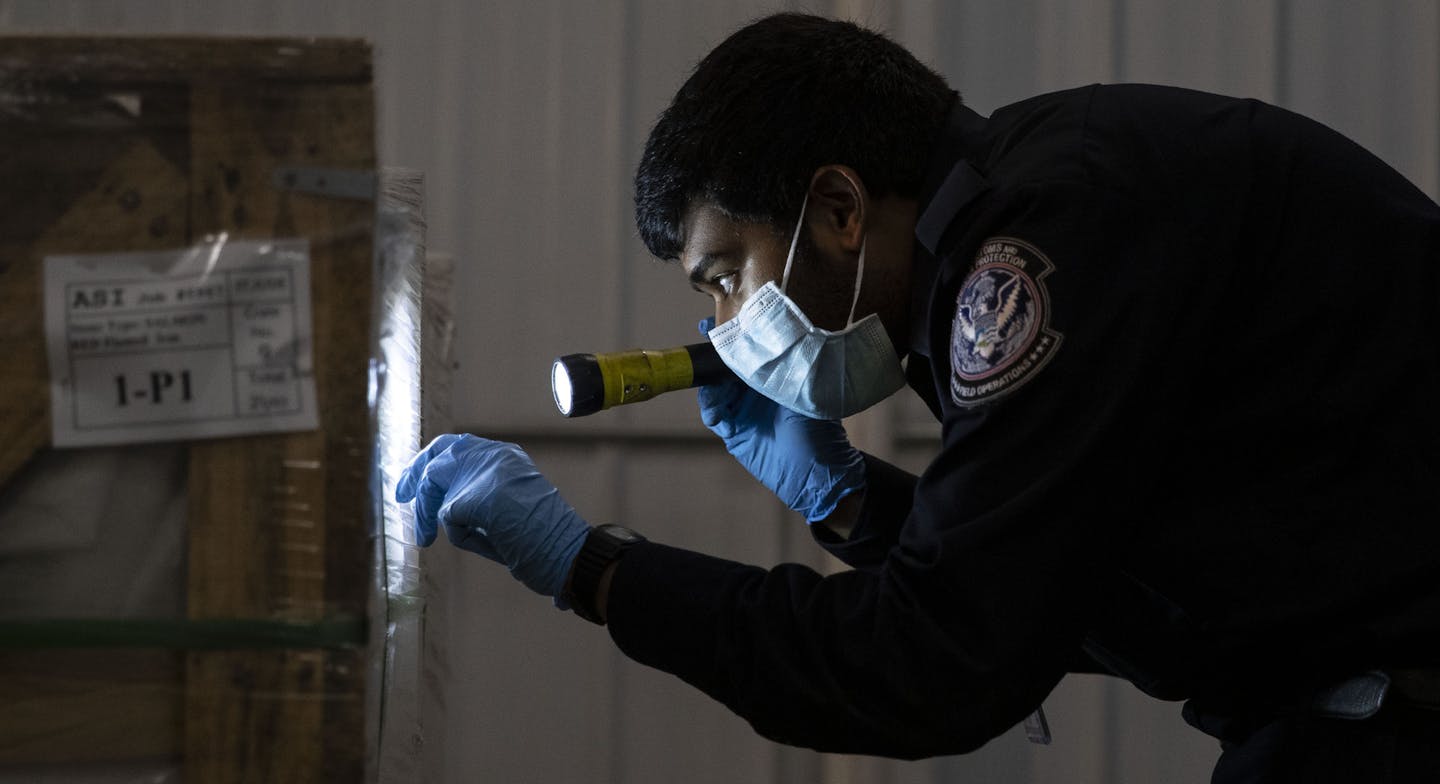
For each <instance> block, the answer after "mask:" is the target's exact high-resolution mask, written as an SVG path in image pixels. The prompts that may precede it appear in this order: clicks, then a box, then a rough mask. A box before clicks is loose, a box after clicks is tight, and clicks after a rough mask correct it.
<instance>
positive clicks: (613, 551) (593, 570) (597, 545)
mask: <svg viewBox="0 0 1440 784" xmlns="http://www.w3.org/2000/svg"><path fill="white" fill-rule="evenodd" d="M643 541H645V538H644V537H642V536H640V535H639V534H637V533H635V532H634V531H631V530H630V529H628V528H622V527H621V526H618V525H601V526H596V527H595V528H592V529H590V533H589V535H587V536H586V537H585V544H584V545H582V546H581V547H580V553H579V554H578V555H576V556H575V567H574V570H573V571H572V572H571V575H570V589H569V591H567V592H566V596H565V599H566V601H568V602H569V603H570V609H571V610H573V611H574V612H575V614H576V615H578V616H580V617H581V618H584V619H585V620H587V621H590V622H591V623H597V624H600V625H602V626H603V625H604V624H605V621H604V620H602V619H601V617H600V612H599V610H598V609H597V608H596V606H595V600H596V598H597V594H598V593H599V590H600V578H602V577H603V576H604V575H605V570H606V569H608V568H610V564H612V563H615V562H616V561H619V560H620V559H621V557H623V556H624V554H625V551H626V550H627V549H629V548H630V547H632V546H633V545H635V544H636V543H638V542H643Z"/></svg>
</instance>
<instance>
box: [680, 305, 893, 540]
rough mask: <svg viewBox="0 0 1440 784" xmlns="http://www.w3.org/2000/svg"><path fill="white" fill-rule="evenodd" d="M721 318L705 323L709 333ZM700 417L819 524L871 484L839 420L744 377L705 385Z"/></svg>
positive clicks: (782, 496) (759, 474) (752, 471)
mask: <svg viewBox="0 0 1440 784" xmlns="http://www.w3.org/2000/svg"><path fill="white" fill-rule="evenodd" d="M714 325H715V319H713V318H708V319H705V320H704V321H701V322H700V332H701V333H702V334H706V333H708V332H709V331H710V330H711V329H712V328H713V327H714ZM699 400H700V421H702V422H704V423H705V427H708V428H710V431H711V432H712V433H714V434H715V435H717V436H720V439H721V440H722V441H724V442H725V448H726V449H727V450H728V451H729V452H730V454H732V455H734V456H735V459H736V460H738V461H740V465H742V466H745V470H747V471H749V472H750V475H751V476H754V477H755V478H756V479H758V480H760V483H761V484H763V485H765V486H766V487H768V488H770V490H771V491H772V492H774V493H775V495H776V496H778V497H779V498H780V500H781V501H784V502H785V505H786V506H788V507H790V508H791V509H793V510H795V511H797V512H799V513H800V514H802V515H804V516H805V521H806V522H809V523H814V522H817V521H819V520H824V519H825V518H827V517H829V516H830V513H831V512H834V511H835V506H836V504H838V503H840V499H842V498H844V497H845V496H847V495H850V494H851V493H854V492H857V491H859V490H863V489H864V488H865V459H864V458H863V457H862V456H861V454H860V451H859V450H857V449H856V448H855V447H853V446H851V445H850V439H849V437H847V436H846V435H845V428H844V427H843V426H842V425H841V424H840V423H839V422H837V421H835V420H825V419H811V418H810V417H807V416H805V415H804V414H800V413H797V412H795V411H791V410H790V409H788V408H786V407H784V406H782V405H780V404H779V403H776V402H775V401H773V400H771V399H770V398H768V397H765V396H764V395H762V394H760V393H759V392H756V391H755V390H754V389H751V388H750V386H749V385H747V384H746V383H745V382H744V381H742V380H740V379H738V378H732V379H727V380H725V381H722V382H720V383H719V384H711V385H708V386H703V387H700V391H699Z"/></svg>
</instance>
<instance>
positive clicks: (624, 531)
mask: <svg viewBox="0 0 1440 784" xmlns="http://www.w3.org/2000/svg"><path fill="white" fill-rule="evenodd" d="M605 533H606V534H608V535H609V536H610V537H611V538H613V539H615V540H617V541H620V542H623V543H625V544H630V543H631V542H639V541H641V536H640V534H637V533H635V532H634V531H632V530H630V529H629V528H622V527H620V526H618V525H607V526H605Z"/></svg>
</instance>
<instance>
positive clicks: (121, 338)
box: [45, 235, 318, 447]
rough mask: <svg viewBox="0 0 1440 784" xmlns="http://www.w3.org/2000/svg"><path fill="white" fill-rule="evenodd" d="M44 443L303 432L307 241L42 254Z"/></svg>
mask: <svg viewBox="0 0 1440 784" xmlns="http://www.w3.org/2000/svg"><path fill="white" fill-rule="evenodd" d="M45 333H46V341H47V343H48V345H49V353H50V404H51V411H52V417H51V419H52V421H53V423H54V426H53V436H54V444H55V446H58V447H78V446H98V445H102V444H131V443H139V442H144V441H174V440H182V439H193V438H212V437H215V436H233V435H241V434H246V433H274V432H282V431H291V430H312V429H314V428H316V427H317V426H318V419H317V417H316V412H315V377H314V374H313V373H312V369H311V359H312V358H311V347H312V340H311V337H312V335H313V331H312V328H311V323H310V246H309V243H308V242H307V241H305V240H303V239H297V240H265V241H248V240H247V241H229V242H227V241H226V240H225V239H224V236H223V235H222V236H221V238H220V239H219V240H217V241H215V242H213V243H207V244H202V245H196V246H195V247H192V248H186V249H183V250H174V251H161V252H154V253H109V254H87V255H74V256H49V257H46V259H45Z"/></svg>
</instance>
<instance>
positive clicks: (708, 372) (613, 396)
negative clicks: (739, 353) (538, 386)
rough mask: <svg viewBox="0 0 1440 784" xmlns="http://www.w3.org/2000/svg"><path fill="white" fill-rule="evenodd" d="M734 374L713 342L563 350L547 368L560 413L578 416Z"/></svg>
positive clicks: (551, 388) (702, 384) (696, 385)
mask: <svg viewBox="0 0 1440 784" xmlns="http://www.w3.org/2000/svg"><path fill="white" fill-rule="evenodd" d="M734 376H735V374H734V373H732V372H731V371H730V368H728V367H726V365H725V363H724V361H722V360H721V359H720V354H719V353H717V352H716V351H715V347H714V346H713V345H711V344H709V343H693V344H691V345H688V346H679V347H677V348H667V349H660V350H658V351H656V350H651V349H634V350H632V351H615V352H611V353H608V354H566V355H565V356H563V357H560V358H559V359H557V360H555V364H553V365H551V366H550V390H551V391H552V392H554V393H555V407H556V408H558V409H560V413H561V414H564V415H565V416H567V417H578V416H588V415H590V414H593V413H595V412H596V411H604V410H605V409H607V408H612V407H614V406H623V405H625V404H627V403H639V402H640V401H642V400H649V399H650V398H652V397H655V396H656V395H659V394H661V393H663V392H671V391H673V390H676V389H689V388H691V387H699V386H704V385H706V384H714V383H716V382H718V381H723V380H724V379H725V378H726V377H730V378H733V377H734Z"/></svg>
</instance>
